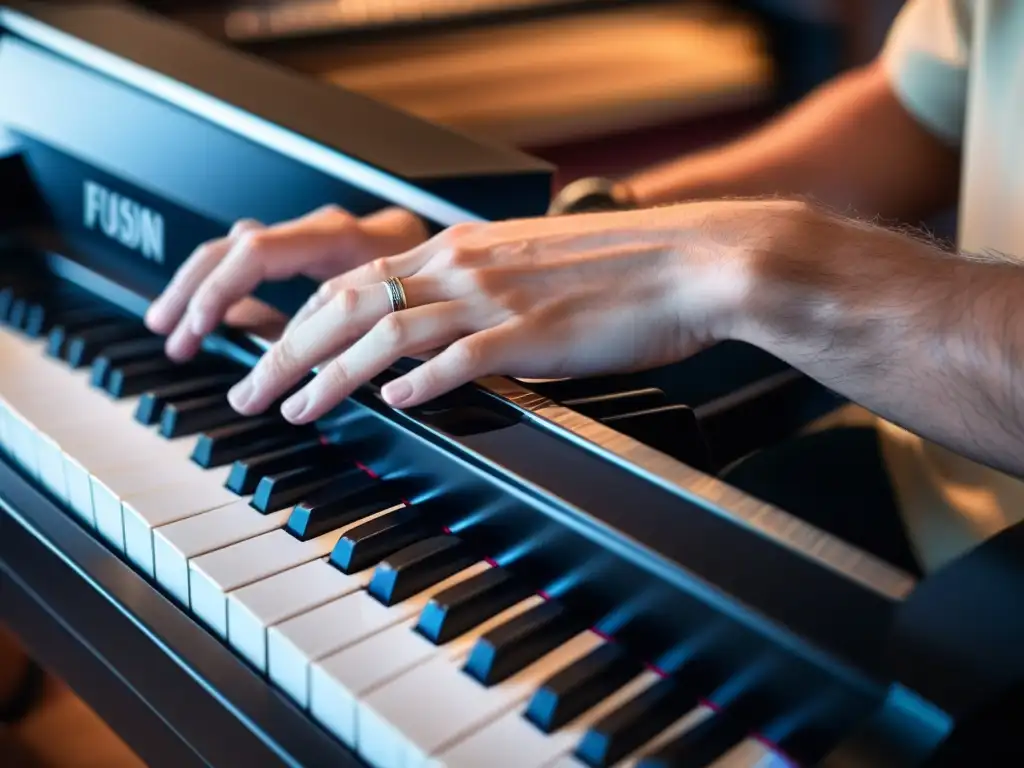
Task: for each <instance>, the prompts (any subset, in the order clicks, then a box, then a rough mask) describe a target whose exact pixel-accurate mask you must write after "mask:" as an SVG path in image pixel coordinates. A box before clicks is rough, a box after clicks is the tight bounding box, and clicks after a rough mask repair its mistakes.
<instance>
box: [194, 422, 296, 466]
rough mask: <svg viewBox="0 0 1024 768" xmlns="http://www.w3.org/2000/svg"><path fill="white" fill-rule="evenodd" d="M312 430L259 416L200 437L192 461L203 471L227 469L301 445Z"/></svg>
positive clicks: (211, 431)
mask: <svg viewBox="0 0 1024 768" xmlns="http://www.w3.org/2000/svg"><path fill="white" fill-rule="evenodd" d="M311 434H312V429H310V428H308V427H296V426H294V425H293V424H289V423H288V422H287V421H285V420H284V419H282V418H281V417H280V416H278V415H276V414H274V415H271V416H257V417H256V418H253V419H248V420H247V421H242V422H239V423H237V424H229V425H228V426H226V427H220V428H218V429H213V430H210V431H209V432H205V433H204V434H202V435H200V436H199V440H198V441H196V447H195V448H194V449H193V450H192V461H194V462H195V463H196V464H198V465H199V466H201V467H205V468H207V469H210V468H212V467H223V466H224V465H225V464H230V463H231V462H233V461H237V460H238V459H242V458H245V457H246V456H253V455H259V454H261V453H266V452H267V451H272V450H274V449H275V448H281V447H284V446H285V445H287V444H289V443H291V444H293V445H294V444H295V443H297V442H301V441H302V438H304V437H306V436H308V435H311Z"/></svg>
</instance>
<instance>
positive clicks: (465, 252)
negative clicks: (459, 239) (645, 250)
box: [447, 243, 484, 269]
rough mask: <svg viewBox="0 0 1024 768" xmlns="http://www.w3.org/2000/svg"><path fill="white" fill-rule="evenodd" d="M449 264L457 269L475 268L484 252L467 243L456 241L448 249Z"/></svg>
mask: <svg viewBox="0 0 1024 768" xmlns="http://www.w3.org/2000/svg"><path fill="white" fill-rule="evenodd" d="M447 255H448V265H449V266H451V267H453V268H455V269H473V268H474V267H476V266H478V265H479V264H480V262H481V260H482V257H483V256H484V253H483V252H482V251H480V250H478V249H476V248H473V247H471V246H469V245H466V244H465V243H456V244H454V245H452V246H451V247H450V248H449V249H448V254H447Z"/></svg>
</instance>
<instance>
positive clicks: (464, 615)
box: [371, 568, 533, 645]
mask: <svg viewBox="0 0 1024 768" xmlns="http://www.w3.org/2000/svg"><path fill="white" fill-rule="evenodd" d="M371 584H372V582H371ZM531 594H533V590H532V589H530V587H529V586H527V585H526V584H525V583H524V582H523V581H522V580H521V579H518V578H516V577H515V576H513V575H512V573H510V572H509V571H506V570H505V569H504V568H488V569H487V570H486V571H484V572H483V573H481V574H478V575H477V576H474V577H472V578H470V579H466V580H465V581H464V582H462V583H461V584H456V585H455V586H452V587H449V588H448V589H446V590H444V591H443V592H439V593H438V594H436V595H434V597H433V598H432V599H431V600H430V602H429V603H427V605H426V606H425V607H424V608H423V612H422V613H421V614H420V620H419V623H418V624H417V625H416V631H417V632H419V633H420V634H421V635H423V636H424V637H426V638H427V639H428V640H432V641H433V642H435V643H437V644H438V645H440V644H441V643H447V642H448V641H449V640H451V639H453V638H456V637H458V636H459V635H461V634H462V633H463V632H466V631H468V630H470V629H472V628H473V627H476V626H479V625H480V624H482V623H483V622H484V621H486V620H487V619H489V618H491V617H493V616H497V615H498V614H499V613H501V612H502V611H503V610H505V609H506V608H509V607H511V606H512V605H515V604H516V603H518V602H519V601H520V600H524V599H526V598H527V597H529V596H530V595H531Z"/></svg>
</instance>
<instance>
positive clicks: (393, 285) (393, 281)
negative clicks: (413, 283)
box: [384, 277, 409, 312]
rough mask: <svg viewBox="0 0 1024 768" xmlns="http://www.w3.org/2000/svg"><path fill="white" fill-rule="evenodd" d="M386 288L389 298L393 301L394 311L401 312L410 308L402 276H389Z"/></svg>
mask: <svg viewBox="0 0 1024 768" xmlns="http://www.w3.org/2000/svg"><path fill="white" fill-rule="evenodd" d="M384 288H385V289H386V290H387V292H388V300H389V301H390V302H391V311H392V312H401V311H402V310H405V309H408V308H409V301H408V298H407V297H406V295H405V286H404V285H403V284H402V278H400V277H389V278H388V279H387V280H385V281H384Z"/></svg>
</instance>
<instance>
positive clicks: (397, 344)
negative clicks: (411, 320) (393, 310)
mask: <svg viewBox="0 0 1024 768" xmlns="http://www.w3.org/2000/svg"><path fill="white" fill-rule="evenodd" d="M377 336H378V338H379V339H380V343H381V344H382V345H383V346H385V347H390V348H399V349H400V348H403V346H404V344H405V342H406V340H407V338H408V331H407V330H406V326H405V322H404V321H403V320H402V318H401V316H400V315H398V314H393V315H385V316H384V317H383V318H381V320H380V322H378V323H377Z"/></svg>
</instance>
